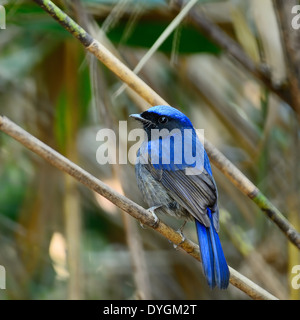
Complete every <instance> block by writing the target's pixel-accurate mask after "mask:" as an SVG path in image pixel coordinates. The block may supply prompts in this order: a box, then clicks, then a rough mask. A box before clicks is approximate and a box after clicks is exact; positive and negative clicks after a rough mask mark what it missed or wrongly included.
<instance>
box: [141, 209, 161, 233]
mask: <svg viewBox="0 0 300 320" xmlns="http://www.w3.org/2000/svg"><path fill="white" fill-rule="evenodd" d="M160 207H162V206H153V207H151V208H149V209H147V211H148V212H149V213H151V215H152V217H153V220H154V223H153V226H155V225H157V223H158V221H159V219H158V217H157V215H156V214H155V210H156V209H158V208H160ZM140 226H141V227H142V228H143V229H145V226H144V225H143V224H142V223H140Z"/></svg>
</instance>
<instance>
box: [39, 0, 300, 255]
mask: <svg viewBox="0 0 300 320" xmlns="http://www.w3.org/2000/svg"><path fill="white" fill-rule="evenodd" d="M34 1H35V2H36V3H37V4H39V5H40V6H41V7H42V8H43V9H44V10H45V11H46V12H48V13H49V14H50V15H51V16H52V17H53V18H54V19H55V20H57V21H58V22H59V23H60V24H61V25H62V26H63V27H64V28H66V29H67V30H68V31H69V32H70V33H71V34H73V35H74V37H76V38H77V39H78V40H79V41H80V42H81V43H82V44H83V45H84V46H85V47H86V49H87V50H88V51H89V52H91V53H93V54H94V55H95V56H96V57H97V58H98V59H99V60H100V61H101V62H102V63H103V64H104V65H106V66H107V67H108V68H109V69H110V70H111V71H112V72H114V73H115V74H116V75H117V76H118V77H119V78H120V79H121V80H122V81H124V82H125V83H126V84H127V85H128V86H129V87H130V88H132V89H133V90H134V91H135V92H136V93H138V94H139V95H140V96H141V97H142V98H144V99H145V100H146V101H147V102H149V103H150V104H151V105H159V104H168V103H167V102H166V101H165V100H163V99H162V98H161V97H160V96H159V95H158V94H157V93H156V92H155V91H154V90H152V89H151V88H150V87H149V86H148V85H147V84H146V83H145V82H144V81H142V80H141V79H140V78H139V77H138V76H137V75H135V74H134V73H133V72H132V71H131V70H130V69H129V68H128V67H127V66H125V65H124V64H123V63H122V62H121V61H120V60H119V59H117V58H116V57H115V56H114V55H113V54H112V53H111V52H110V51H109V50H108V49H107V48H105V47H104V46H103V45H102V44H101V43H100V42H99V41H97V40H94V39H93V38H92V37H91V35H89V34H88V33H87V32H86V31H85V30H84V29H83V28H81V27H80V26H79V25H78V24H76V22H75V21H73V20H72V19H71V18H70V17H69V16H68V15H67V14H65V13H64V12H63V11H62V10H60V9H59V8H58V7H57V6H56V5H55V4H53V3H52V2H51V1H49V0H34ZM205 148H206V151H207V153H208V155H209V157H210V158H211V160H212V162H213V164H214V165H215V166H216V167H217V168H218V169H219V170H220V171H221V172H223V173H224V174H225V175H226V177H227V178H228V179H229V180H230V181H231V182H232V183H233V184H234V185H235V186H236V187H237V188H238V189H240V190H241V191H242V192H243V193H244V194H245V195H247V196H248V197H249V198H250V199H251V200H253V201H254V202H255V203H256V204H257V206H258V207H259V208H260V209H261V210H262V211H263V212H264V213H265V214H266V216H267V217H268V218H270V219H271V220H272V221H273V222H274V223H275V224H276V225H277V226H278V227H279V228H280V230H281V231H282V232H283V233H284V234H285V235H286V236H287V238H288V239H289V240H290V241H291V242H292V243H293V244H294V245H295V246H296V247H297V248H299V249H300V234H299V233H298V232H297V231H296V229H295V228H294V227H293V226H292V225H291V224H290V223H289V221H288V220H287V219H286V218H285V217H284V215H283V214H282V213H281V212H280V211H279V210H278V209H277V208H276V207H275V206H274V205H273V204H272V203H271V202H270V201H269V200H268V199H267V197H265V196H264V195H263V193H262V192H261V191H260V190H259V189H258V188H257V187H256V186H255V185H254V184H253V183H252V182H251V181H250V180H249V179H248V178H247V177H246V176H245V175H244V174H243V173H242V172H241V171H239V170H238V169H237V168H236V167H235V166H234V165H233V164H232V163H231V162H230V161H229V160H228V159H227V158H226V157H225V156H224V155H223V154H222V153H221V152H220V151H218V150H217V149H216V147H214V146H213V145H212V144H211V143H210V142H209V141H207V140H206V143H205Z"/></svg>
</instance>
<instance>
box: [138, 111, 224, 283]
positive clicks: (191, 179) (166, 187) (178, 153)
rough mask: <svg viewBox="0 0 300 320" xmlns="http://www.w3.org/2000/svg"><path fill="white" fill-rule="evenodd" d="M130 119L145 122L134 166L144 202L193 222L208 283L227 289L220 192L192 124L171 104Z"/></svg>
mask: <svg viewBox="0 0 300 320" xmlns="http://www.w3.org/2000/svg"><path fill="white" fill-rule="evenodd" d="M132 117H134V118H135V119H137V120H139V121H140V122H142V123H143V127H144V129H145V131H146V133H147V138H148V139H147V140H145V141H144V142H143V144H142V145H141V148H140V149H139V152H138V156H137V164H136V176H137V182H138V186H139V188H140V190H141V192H142V194H143V196H144V198H145V200H146V202H147V203H148V204H149V206H150V207H159V211H160V212H161V213H166V214H169V215H172V216H175V217H177V218H183V219H194V220H195V222H196V229H197V235H198V240H199V248H200V253H201V260H202V265H203V271H204V274H205V277H206V279H207V282H208V285H209V286H210V287H211V288H214V287H215V286H217V287H218V288H220V289H226V288H227V287H228V284H229V276H230V274H229V269H228V266H227V262H226V259H225V257H224V253H223V249H222V246H221V242H220V239H219V235H218V231H219V209H218V205H217V196H218V195H217V188H216V184H215V181H214V179H213V175H212V170H211V166H210V163H209V158H208V156H207V154H206V152H205V150H204V147H203V145H202V144H201V142H200V141H199V139H198V137H197V135H196V131H195V129H194V128H193V125H192V123H191V121H190V120H189V119H188V118H187V117H186V116H185V115H184V114H183V113H182V112H180V111H179V110H177V109H175V108H172V107H169V106H155V107H152V108H150V109H148V110H147V111H145V112H143V113H142V114H140V115H132ZM165 129H167V131H163V130H165ZM157 132H159V133H162V132H164V134H161V135H157ZM155 134H156V135H155ZM187 155H189V156H187ZM190 169H192V171H189V172H188V170H190Z"/></svg>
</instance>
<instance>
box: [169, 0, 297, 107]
mask: <svg viewBox="0 0 300 320" xmlns="http://www.w3.org/2000/svg"><path fill="white" fill-rule="evenodd" d="M183 4H184V0H175V6H176V8H177V10H180V9H181V7H182V5H183ZM188 18H189V19H190V20H191V22H192V23H193V25H194V26H195V27H196V28H197V29H199V30H200V31H201V32H203V33H204V34H205V36H206V37H208V38H209V39H210V40H211V41H213V42H214V43H215V44H216V45H217V46H219V47H220V48H221V49H223V50H224V51H225V52H227V53H228V54H229V55H230V56H232V57H233V58H234V59H236V60H237V61H238V62H239V63H240V64H241V65H242V66H243V67H244V68H245V69H246V70H247V71H248V72H250V73H251V74H252V76H254V77H255V78H256V79H258V80H259V81H260V82H261V83H263V84H264V85H265V86H266V88H268V89H269V90H270V91H272V92H273V93H275V94H276V95H277V96H278V97H280V98H281V99H282V100H283V101H285V102H286V103H288V104H289V105H290V106H291V107H292V108H293V109H294V110H296V111H297V108H296V106H295V105H294V104H293V103H292V100H291V96H290V93H289V91H288V90H285V89H284V88H281V87H278V86H276V85H274V84H273V82H272V79H271V78H270V74H269V72H268V71H266V70H264V68H263V67H261V66H258V65H256V63H254V62H253V61H252V60H251V58H250V57H249V56H248V55H247V54H246V53H245V52H244V50H243V49H242V48H241V47H240V45H239V44H238V43H237V42H236V41H234V40H233V39H232V38H231V37H229V36H228V35H227V34H226V33H225V32H224V31H223V30H222V29H221V28H219V27H218V26H217V25H216V24H215V23H213V22H212V21H210V20H209V19H208V18H206V16H205V15H204V14H202V13H200V12H199V11H197V10H195V9H192V10H190V11H189V14H188Z"/></svg>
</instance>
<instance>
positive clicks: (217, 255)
mask: <svg viewBox="0 0 300 320" xmlns="http://www.w3.org/2000/svg"><path fill="white" fill-rule="evenodd" d="M207 213H208V215H209V218H210V221H211V223H210V227H209V228H206V227H205V226H204V225H203V224H202V223H200V222H199V221H197V220H196V228H197V233H198V240H199V247H200V253H201V259H202V265H203V271H204V274H205V277H206V279H207V282H208V285H209V286H210V287H211V288H214V287H215V286H217V287H218V288H220V289H226V288H227V287H228V284H229V276H230V274H229V269H228V265H227V262H226V259H225V256H224V253H223V249H222V246H221V242H220V238H219V235H218V233H217V231H216V230H215V228H214V226H213V221H212V215H211V211H210V210H209V209H207Z"/></svg>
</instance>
